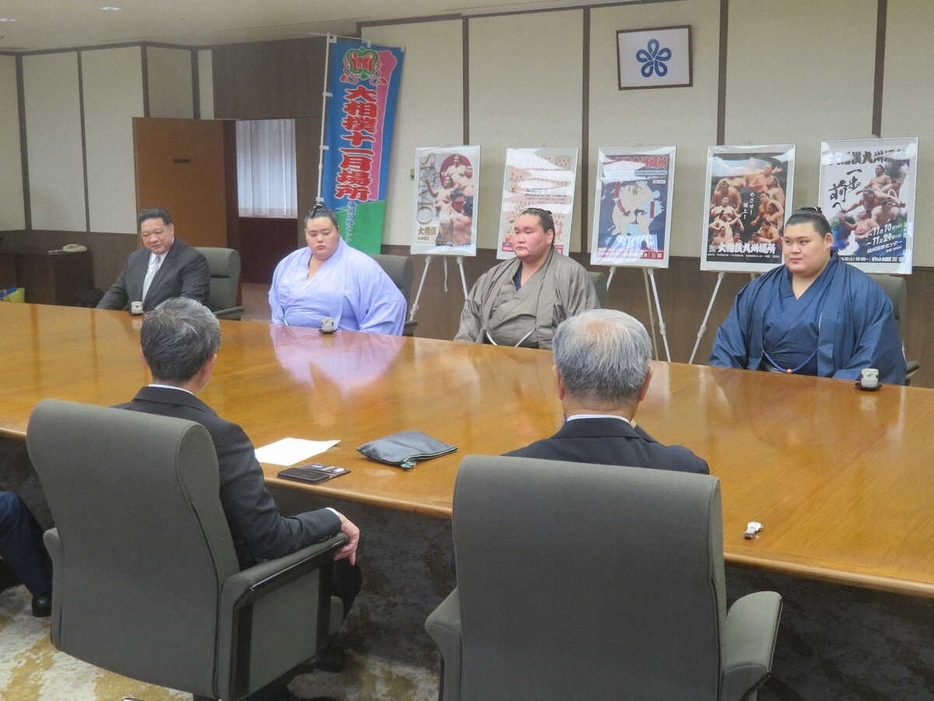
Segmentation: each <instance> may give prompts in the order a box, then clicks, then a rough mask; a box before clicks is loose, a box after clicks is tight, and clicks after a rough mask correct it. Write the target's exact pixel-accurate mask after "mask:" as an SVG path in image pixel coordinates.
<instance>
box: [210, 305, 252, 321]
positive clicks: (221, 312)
mask: <svg viewBox="0 0 934 701" xmlns="http://www.w3.org/2000/svg"><path fill="white" fill-rule="evenodd" d="M211 311H212V313H213V314H214V316H216V317H217V318H218V319H233V320H235V321H240V317H242V316H243V312H244V311H245V310H244V308H243V307H227V308H226V309H213V310H211Z"/></svg>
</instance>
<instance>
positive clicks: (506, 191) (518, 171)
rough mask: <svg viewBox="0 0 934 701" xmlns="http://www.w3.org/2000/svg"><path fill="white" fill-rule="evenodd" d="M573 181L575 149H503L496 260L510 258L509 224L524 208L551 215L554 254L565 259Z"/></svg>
mask: <svg viewBox="0 0 934 701" xmlns="http://www.w3.org/2000/svg"><path fill="white" fill-rule="evenodd" d="M576 180H577V149H576V148H510V149H506V172H505V174H504V175H503V204H502V209H501V210H500V215H499V238H498V242H497V247H496V257H497V258H499V259H500V260H503V259H507V258H512V256H513V252H512V227H513V223H514V222H515V221H516V217H517V216H518V215H519V212H521V211H522V210H523V209H526V208H528V207H539V208H540V209H547V210H548V211H550V212H551V213H552V214H553V215H554V219H555V250H556V251H558V253H561V254H564V255H567V254H568V253H569V248H570V247H569V246H568V237H569V236H570V233H571V216H572V214H573V212H574V186H575V183H576Z"/></svg>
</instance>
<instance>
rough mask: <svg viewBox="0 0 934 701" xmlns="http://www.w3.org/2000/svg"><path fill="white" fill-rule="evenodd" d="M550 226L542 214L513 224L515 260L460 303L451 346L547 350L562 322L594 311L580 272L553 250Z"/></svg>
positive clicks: (524, 215)
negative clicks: (459, 343)
mask: <svg viewBox="0 0 934 701" xmlns="http://www.w3.org/2000/svg"><path fill="white" fill-rule="evenodd" d="M554 240H555V225H554V219H553V218H552V215H551V212H549V211H548V210H545V209H536V208H529V209H525V210H523V211H522V212H521V213H520V214H519V217H518V218H517V219H516V222H515V226H514V228H513V234H512V249H513V251H514V252H515V254H516V257H515V258H513V259H512V260H507V261H504V262H503V263H500V264H499V265H497V266H496V267H494V268H492V269H491V270H488V271H487V272H486V273H484V274H483V275H482V276H481V277H480V279H479V280H477V282H476V284H475V285H474V286H473V289H472V290H471V291H470V296H469V297H468V298H467V300H466V301H465V302H464V311H463V312H461V322H460V327H459V328H458V330H457V335H456V336H455V337H454V340H455V341H470V342H472V343H494V344H496V345H503V346H524V347H529V348H545V349H551V341H552V338H553V336H554V333H555V329H556V328H557V327H558V324H560V323H561V322H562V321H564V320H565V319H567V318H569V317H572V316H574V315H576V314H580V313H581V312H583V311H587V310H588V309H597V308H599V306H600V303H599V301H598V300H597V291H596V290H595V289H594V286H593V282H592V281H591V279H590V275H589V274H588V273H587V271H586V270H585V269H584V267H583V266H582V265H581V264H580V263H578V262H577V261H574V260H572V259H570V258H568V257H567V256H563V255H561V254H560V253H558V252H557V251H555V249H554Z"/></svg>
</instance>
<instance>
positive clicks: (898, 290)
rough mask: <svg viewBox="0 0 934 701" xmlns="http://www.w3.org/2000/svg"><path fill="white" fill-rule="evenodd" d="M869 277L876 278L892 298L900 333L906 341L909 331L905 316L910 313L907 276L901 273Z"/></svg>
mask: <svg viewBox="0 0 934 701" xmlns="http://www.w3.org/2000/svg"><path fill="white" fill-rule="evenodd" d="M869 277H871V278H872V279H873V280H875V281H876V282H877V283H878V284H879V287H881V288H882V289H883V290H885V293H886V294H887V295H888V296H889V299H891V300H892V307H893V309H892V314H893V316H894V317H895V322H896V323H897V324H898V334H899V335H900V336H901V337H902V338H901V340H902V342H904V341H905V335H906V333H907V329H906V328H905V327H906V325H907V324H906V322H905V317H906V316H907V314H908V285H907V284H906V282H905V278H904V277H902V276H900V275H870V276H869Z"/></svg>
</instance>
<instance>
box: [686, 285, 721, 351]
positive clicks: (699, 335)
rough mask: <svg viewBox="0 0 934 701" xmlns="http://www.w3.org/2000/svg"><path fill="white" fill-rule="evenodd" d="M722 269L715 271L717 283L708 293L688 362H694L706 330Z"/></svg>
mask: <svg viewBox="0 0 934 701" xmlns="http://www.w3.org/2000/svg"><path fill="white" fill-rule="evenodd" d="M723 275H724V273H723V271H722V270H721V271H720V272H719V273H717V284H716V285H714V287H713V294H712V295H710V303H709V304H708V305H707V311H706V312H704V320H703V321H701V325H700V328H699V329H697V338H695V339H694V350H692V351H691V357H690V359H689V360H688V363H689V364H690V363H693V362H694V356H695V355H697V348H698V346H700V342H701V339H702V338H703V337H704V334H705V333H706V332H707V320H708V319H710V312H711V310H712V309H713V303H714V302H716V301H717V293H718V292H719V291H720V283H722V282H723Z"/></svg>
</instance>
